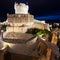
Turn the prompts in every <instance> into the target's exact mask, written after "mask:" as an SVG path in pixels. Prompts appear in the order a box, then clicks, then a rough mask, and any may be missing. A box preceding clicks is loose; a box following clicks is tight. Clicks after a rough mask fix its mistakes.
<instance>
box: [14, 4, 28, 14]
mask: <svg viewBox="0 0 60 60" xmlns="http://www.w3.org/2000/svg"><path fill="white" fill-rule="evenodd" d="M14 9H15V14H28V10H29V6H28V5H26V4H24V3H20V4H18V3H15V4H14Z"/></svg>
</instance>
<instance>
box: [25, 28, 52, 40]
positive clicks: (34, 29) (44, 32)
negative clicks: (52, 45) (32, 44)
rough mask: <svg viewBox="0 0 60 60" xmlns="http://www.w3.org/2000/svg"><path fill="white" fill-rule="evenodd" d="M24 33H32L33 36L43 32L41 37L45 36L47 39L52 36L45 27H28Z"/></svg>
mask: <svg viewBox="0 0 60 60" xmlns="http://www.w3.org/2000/svg"><path fill="white" fill-rule="evenodd" d="M26 33H29V34H33V35H35V36H39V35H41V34H43V37H45V38H47V39H49V40H51V38H52V32H51V31H48V30H46V29H44V30H42V29H38V28H30V29H28V31H27V32H26Z"/></svg>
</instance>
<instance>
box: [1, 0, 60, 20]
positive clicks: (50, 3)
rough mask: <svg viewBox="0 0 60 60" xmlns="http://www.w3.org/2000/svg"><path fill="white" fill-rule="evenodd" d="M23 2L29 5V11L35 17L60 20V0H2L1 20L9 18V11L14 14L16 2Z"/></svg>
mask: <svg viewBox="0 0 60 60" xmlns="http://www.w3.org/2000/svg"><path fill="white" fill-rule="evenodd" d="M15 2H18V3H20V2H22V3H27V2H28V5H29V7H30V8H29V13H30V14H33V15H34V16H35V19H41V20H47V21H59V20H60V0H0V21H4V20H6V19H7V13H9V14H14V13H15V11H14V3H15Z"/></svg>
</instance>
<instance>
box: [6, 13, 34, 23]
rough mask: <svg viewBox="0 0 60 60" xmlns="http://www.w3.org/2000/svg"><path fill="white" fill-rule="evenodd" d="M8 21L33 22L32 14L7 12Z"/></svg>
mask: <svg viewBox="0 0 60 60" xmlns="http://www.w3.org/2000/svg"><path fill="white" fill-rule="evenodd" d="M7 18H8V19H7V20H8V22H9V23H25V22H33V19H34V16H33V15H30V14H7Z"/></svg>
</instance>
